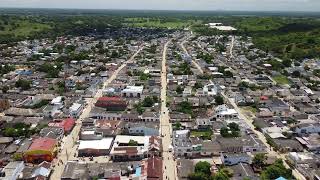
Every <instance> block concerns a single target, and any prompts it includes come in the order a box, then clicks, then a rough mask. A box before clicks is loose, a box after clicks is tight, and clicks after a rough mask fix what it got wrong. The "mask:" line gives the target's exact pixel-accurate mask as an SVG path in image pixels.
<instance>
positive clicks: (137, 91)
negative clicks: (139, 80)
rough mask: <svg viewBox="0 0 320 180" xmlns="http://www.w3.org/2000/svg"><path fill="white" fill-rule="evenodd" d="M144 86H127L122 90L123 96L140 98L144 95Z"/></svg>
mask: <svg viewBox="0 0 320 180" xmlns="http://www.w3.org/2000/svg"><path fill="white" fill-rule="evenodd" d="M142 92H143V86H127V87H126V88H125V89H124V90H122V91H121V95H122V97H128V98H140V97H141V96H142Z"/></svg>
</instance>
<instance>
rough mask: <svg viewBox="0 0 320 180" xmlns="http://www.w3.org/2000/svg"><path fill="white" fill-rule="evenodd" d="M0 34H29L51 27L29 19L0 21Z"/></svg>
mask: <svg viewBox="0 0 320 180" xmlns="http://www.w3.org/2000/svg"><path fill="white" fill-rule="evenodd" d="M0 26H1V28H0V35H8V34H9V35H13V36H29V35H31V34H33V33H36V32H41V31H45V30H48V29H51V27H50V26H49V25H47V24H41V23H35V22H30V21H22V20H21V21H15V22H14V23H8V24H6V23H5V22H0Z"/></svg>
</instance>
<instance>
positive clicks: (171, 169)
mask: <svg viewBox="0 0 320 180" xmlns="http://www.w3.org/2000/svg"><path fill="white" fill-rule="evenodd" d="M170 43H171V41H168V42H167V43H166V44H165V45H164V48H163V54H162V71H161V115H160V132H161V135H162V148H163V171H164V173H163V179H168V180H174V179H177V176H176V175H177V173H176V170H177V167H176V162H175V160H174V158H173V153H172V152H169V146H171V144H172V139H171V135H172V126H171V124H170V122H169V119H170V118H169V111H168V108H167V107H166V102H167V68H166V61H167V58H166V57H167V49H168V45H169V44H170Z"/></svg>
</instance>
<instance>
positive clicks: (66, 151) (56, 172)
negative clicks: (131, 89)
mask: <svg viewBox="0 0 320 180" xmlns="http://www.w3.org/2000/svg"><path fill="white" fill-rule="evenodd" d="M142 49H143V46H142V47H141V48H140V49H139V50H138V51H137V52H135V53H134V54H133V56H132V57H131V58H130V59H128V60H127V61H126V62H125V63H123V64H122V65H121V66H120V67H118V69H117V70H116V71H114V72H113V73H112V75H111V76H110V78H109V79H107V80H106V81H105V82H104V83H103V87H102V88H101V89H99V90H98V91H97V92H96V94H95V96H94V97H93V98H92V99H91V100H90V101H89V102H88V105H87V106H86V107H85V109H84V110H83V111H82V114H81V116H80V117H79V118H78V120H77V122H76V126H75V127H74V128H73V130H72V132H71V133H70V134H69V135H68V136H66V137H64V138H63V140H62V145H61V153H59V154H58V156H57V158H58V162H59V161H60V163H58V162H56V163H54V166H55V167H54V168H53V173H52V175H51V176H50V179H51V180H56V179H60V178H61V175H62V173H63V169H64V165H65V164H66V162H67V161H69V160H74V159H76V158H75V157H74V154H75V153H76V152H77V145H76V144H75V143H76V141H77V140H78V137H79V132H80V129H81V122H82V120H84V119H85V118H87V117H89V114H90V112H91V109H92V108H93V107H94V105H95V103H96V102H97V100H98V98H100V97H101V96H102V90H103V89H105V88H106V87H107V86H108V85H109V84H110V83H111V82H112V81H113V80H114V79H116V77H117V75H118V74H119V72H120V71H121V70H122V69H123V68H124V67H125V66H126V65H127V64H128V63H129V62H132V61H133V59H134V58H135V57H136V56H137V55H138V54H139V52H140V51H141V50H142ZM101 161H102V160H100V161H99V162H101ZM61 162H62V163H63V164H62V163H61ZM58 164H59V165H58Z"/></svg>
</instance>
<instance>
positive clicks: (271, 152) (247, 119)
mask: <svg viewBox="0 0 320 180" xmlns="http://www.w3.org/2000/svg"><path fill="white" fill-rule="evenodd" d="M184 42H185V41H184ZM184 42H182V43H181V44H180V45H181V47H182V49H183V50H184V51H185V53H186V54H189V53H188V51H187V49H186V48H185V47H184ZM233 47H234V37H232V40H231V45H230V49H229V55H230V57H234V56H233ZM192 62H193V64H194V66H195V67H196V68H197V69H198V70H199V71H200V72H201V73H202V74H203V70H202V68H201V66H200V65H199V64H198V63H197V62H196V61H194V60H192ZM210 82H211V83H213V81H212V80H210ZM221 95H222V96H223V97H224V99H226V100H227V101H228V103H229V104H230V105H231V106H232V108H233V109H235V110H236V111H237V113H238V114H239V118H240V119H243V120H244V121H245V122H246V124H248V126H249V127H250V129H251V130H252V131H253V132H254V133H255V134H256V135H257V136H258V138H259V139H260V140H261V141H262V142H263V143H264V145H265V146H266V147H267V149H266V151H267V152H268V154H269V155H272V156H275V157H277V158H278V159H282V160H283V162H284V165H285V166H286V168H289V169H291V168H290V167H289V165H288V164H287V163H286V157H285V155H284V154H280V153H278V152H276V151H274V150H273V148H272V147H271V146H270V145H269V144H268V143H267V139H266V137H265V136H264V135H263V134H262V133H261V132H260V131H257V130H256V128H255V127H254V125H253V120H252V119H251V118H250V117H247V116H246V115H244V113H243V111H241V109H240V108H239V107H238V105H237V104H236V103H235V102H234V100H233V99H232V98H229V97H227V96H226V95H225V94H224V93H222V94H221ZM292 174H293V176H294V177H295V178H296V179H298V180H306V178H305V177H304V176H303V175H302V174H301V173H300V172H299V171H298V170H297V169H293V170H292Z"/></svg>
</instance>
